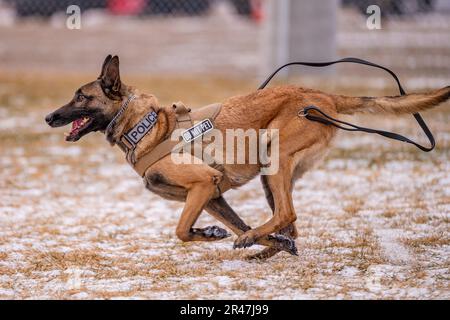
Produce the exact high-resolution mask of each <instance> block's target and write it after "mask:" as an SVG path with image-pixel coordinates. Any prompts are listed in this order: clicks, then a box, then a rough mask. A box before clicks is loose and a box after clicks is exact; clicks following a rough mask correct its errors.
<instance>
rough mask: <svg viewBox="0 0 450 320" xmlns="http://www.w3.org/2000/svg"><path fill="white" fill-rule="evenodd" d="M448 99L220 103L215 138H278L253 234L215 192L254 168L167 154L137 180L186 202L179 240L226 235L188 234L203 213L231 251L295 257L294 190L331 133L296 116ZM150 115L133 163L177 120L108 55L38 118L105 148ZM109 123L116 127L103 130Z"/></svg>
mask: <svg viewBox="0 0 450 320" xmlns="http://www.w3.org/2000/svg"><path fill="white" fill-rule="evenodd" d="M130 96H133V98H134V100H131V99H130V98H129V97H130ZM449 97H450V87H446V88H443V89H440V90H436V91H433V92H429V93H423V94H409V95H406V96H392V97H347V96H342V95H333V94H327V93H323V92H320V91H317V90H312V89H306V88H301V87H296V86H280V87H274V88H267V89H263V90H258V91H255V92H252V93H250V94H248V95H243V96H237V97H232V98H230V99H227V100H226V101H224V102H223V103H222V106H221V110H220V112H219V113H218V115H217V117H216V119H215V123H214V125H215V127H216V129H219V130H220V131H222V132H225V130H226V129H239V128H241V129H243V130H247V129H255V130H260V129H277V130H278V132H279V150H278V152H279V170H278V172H277V173H276V174H273V175H262V176H261V182H262V185H263V189H264V192H265V196H266V198H267V201H268V203H269V206H270V207H271V209H272V211H273V216H272V218H271V219H270V220H269V221H267V222H266V223H264V224H262V225H261V226H259V227H256V228H254V229H252V228H250V227H249V226H248V225H247V224H245V223H244V221H242V220H241V219H240V218H239V216H238V215H237V214H236V213H235V212H234V211H233V209H232V208H231V207H230V206H229V205H228V203H227V202H226V201H225V199H224V197H223V196H222V194H220V192H219V193H218V185H219V184H220V183H221V182H222V181H223V179H225V177H226V178H227V179H228V180H229V182H230V187H231V188H233V189H235V188H238V187H240V186H242V185H244V184H246V183H247V182H249V181H250V180H252V179H253V178H255V177H256V176H258V174H259V173H260V171H261V168H262V165H261V164H247V163H245V164H227V163H225V164H223V167H222V169H221V170H219V169H218V168H214V167H213V166H210V165H207V164H205V163H203V164H198V163H191V164H189V163H188V164H175V163H174V162H173V161H172V158H171V156H169V155H167V156H164V157H162V158H161V159H159V160H158V161H156V162H155V163H154V164H152V165H151V166H150V167H149V168H147V169H146V170H145V173H144V174H143V178H144V181H145V185H146V187H147V188H148V189H149V190H150V191H152V192H154V193H156V194H158V195H160V196H162V197H164V198H167V199H171V200H178V201H185V206H184V209H183V211H182V213H181V217H180V220H179V223H178V226H177V228H176V235H177V236H178V238H179V239H180V240H182V241H215V240H221V239H224V238H226V237H228V236H230V235H229V234H228V233H227V231H226V230H224V229H222V228H219V227H217V226H211V227H206V228H194V224H195V222H196V221H197V219H198V217H199V215H200V214H201V213H202V211H203V210H206V211H207V212H208V213H209V214H210V215H212V216H213V217H214V218H216V219H217V220H219V221H220V222H222V223H223V224H224V225H225V226H227V227H228V228H229V229H231V231H233V232H234V233H235V234H236V235H237V236H238V237H237V239H236V240H235V242H234V248H246V247H250V246H252V245H254V244H259V245H263V246H266V248H265V249H263V250H262V251H261V252H259V253H257V254H255V255H253V256H252V258H268V257H271V256H273V255H274V254H276V253H278V252H280V251H287V252H289V253H291V254H296V252H297V251H296V247H295V238H296V237H297V229H296V226H295V221H296V213H295V209H294V206H293V202H292V190H293V186H294V183H295V181H296V180H297V179H299V178H300V177H302V175H303V174H304V173H305V172H306V171H307V170H308V169H310V168H312V167H313V166H314V165H315V164H317V163H318V161H319V160H321V159H322V158H323V157H324V156H325V154H326V152H327V150H328V149H329V147H330V143H331V141H332V138H333V137H334V136H335V135H336V131H337V129H336V128H335V127H333V126H326V125H323V124H321V123H318V122H312V121H308V120H307V119H305V118H304V117H299V116H298V115H299V111H300V110H301V109H302V108H304V107H306V106H310V105H314V106H317V107H319V108H320V109H321V110H322V111H323V112H325V113H326V114H328V115H330V116H332V117H334V118H338V117H339V115H342V114H346V115H351V114H354V113H357V112H365V113H376V114H382V113H383V114H413V113H416V112H419V111H422V110H426V109H431V108H433V107H435V106H437V105H439V104H440V103H442V102H445V101H446V100H447V99H449ZM124 103H126V104H129V107H128V108H127V109H124V108H123V106H124ZM119 111H120V113H121V114H118V113H119ZM149 112H151V113H152V114H153V115H155V116H154V117H152V119H153V120H155V121H154V123H152V127H151V130H150V131H149V132H148V133H146V134H145V135H144V136H143V137H142V140H141V141H140V142H139V144H138V145H137V146H136V148H135V150H134V156H135V158H136V159H137V160H139V159H140V158H142V157H144V156H145V155H146V154H147V153H148V152H150V151H151V150H153V149H154V148H156V147H157V146H158V145H159V144H160V143H161V142H162V141H163V140H165V139H167V137H168V136H170V134H171V133H172V132H173V130H174V128H175V126H176V122H177V114H176V110H175V109H174V108H173V107H172V106H167V107H164V106H161V105H160V104H159V103H158V100H157V98H156V97H155V96H154V95H151V94H144V93H140V92H139V91H138V90H136V89H134V88H132V87H130V86H128V85H126V84H124V83H123V82H122V81H121V79H120V72H119V58H118V57H117V56H114V57H112V56H108V57H107V58H106V59H105V61H104V63H103V66H102V69H101V73H100V76H99V77H98V78H97V79H96V80H94V81H92V82H90V83H88V84H85V85H83V86H82V87H80V88H79V89H78V90H77V91H76V92H75V96H74V97H73V99H72V100H71V101H70V102H69V103H68V104H66V105H64V106H62V107H61V108H59V109H57V110H56V111H54V112H52V113H50V114H49V115H47V116H46V118H45V120H46V122H47V123H48V124H49V125H50V126H52V127H61V126H65V125H67V124H69V123H72V130H71V131H70V133H69V134H67V136H66V140H67V141H73V142H74V141H78V140H79V139H80V138H81V137H83V136H85V135H86V134H88V133H90V132H94V131H100V132H103V133H105V132H106V133H107V139H108V141H109V142H110V143H111V144H116V143H119V141H120V139H121V137H122V136H123V135H125V134H127V133H128V132H129V131H130V130H132V129H133V128H134V127H135V126H136V124H137V123H139V121H141V120H142V119H143V118H144V117H145V116H146V115H147V114H149ZM122 113H123V114H122ZM113 119H114V122H116V123H115V124H114V126H113V129H112V130H109V131H108V132H107V129H108V126H109V125H110V124H111V122H112V121H113ZM246 158H247V157H246Z"/></svg>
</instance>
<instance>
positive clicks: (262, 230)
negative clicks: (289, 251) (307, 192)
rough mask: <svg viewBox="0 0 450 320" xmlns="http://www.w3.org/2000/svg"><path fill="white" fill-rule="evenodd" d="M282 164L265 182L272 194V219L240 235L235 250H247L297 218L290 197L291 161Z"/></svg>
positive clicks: (284, 160) (287, 160) (282, 161)
mask: <svg viewBox="0 0 450 320" xmlns="http://www.w3.org/2000/svg"><path fill="white" fill-rule="evenodd" d="M280 163H283V164H284V165H283V167H281V168H280V169H279V171H278V173H277V174H275V175H271V176H267V182H268V185H269V187H270V190H271V191H272V193H273V199H274V203H275V211H274V215H273V217H272V218H271V219H270V220H269V221H267V222H266V223H265V224H263V225H262V226H259V227H258V228H255V229H252V230H249V231H247V232H245V233H244V234H242V235H240V236H239V237H238V239H236V241H235V242H234V247H235V248H247V247H250V246H252V245H253V244H255V243H256V242H257V240H259V239H260V238H263V237H266V236H269V235H270V234H272V233H275V232H278V231H280V230H281V229H283V228H285V227H288V226H289V225H290V224H291V223H293V222H294V221H295V220H296V219H297V216H296V214H295V211H294V205H293V203H292V195H291V189H292V188H291V182H292V171H293V169H294V168H295V167H293V165H292V164H293V163H292V159H291V158H290V157H286V159H282V158H281V159H280Z"/></svg>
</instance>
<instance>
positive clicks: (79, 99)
mask: <svg viewBox="0 0 450 320" xmlns="http://www.w3.org/2000/svg"><path fill="white" fill-rule="evenodd" d="M83 101H84V96H83V95H82V94H79V95H78V96H77V102H83Z"/></svg>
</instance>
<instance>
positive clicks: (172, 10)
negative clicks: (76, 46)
mask: <svg viewBox="0 0 450 320" xmlns="http://www.w3.org/2000/svg"><path fill="white" fill-rule="evenodd" d="M224 1H227V2H230V3H231V4H232V6H233V7H234V9H235V11H236V12H237V13H238V14H241V15H245V16H251V15H252V14H253V15H256V16H257V15H258V14H259V10H260V5H261V2H262V1H263V0H3V2H5V3H8V4H10V5H12V6H13V7H14V8H15V10H17V14H18V15H19V16H20V17H28V16H42V17H49V16H51V15H52V14H55V13H57V12H61V11H65V10H66V8H67V7H68V6H70V5H74V4H75V5H78V6H80V8H81V9H82V10H88V9H105V10H107V11H109V12H110V13H113V14H125V15H140V16H146V15H190V16H196V15H201V14H207V13H208V11H209V9H210V8H211V5H213V4H214V3H216V2H224ZM281 1H283V0H281ZM443 2H448V0H342V1H341V3H342V5H343V6H347V7H354V8H357V9H358V10H359V11H361V12H362V13H365V12H366V9H367V7H368V6H370V5H374V4H375V5H379V6H380V7H381V8H382V13H383V14H385V15H397V16H401V15H407V14H416V13H427V12H432V11H433V10H436V7H439V6H440V5H441V3H443Z"/></svg>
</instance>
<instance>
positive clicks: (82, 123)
mask: <svg viewBox="0 0 450 320" xmlns="http://www.w3.org/2000/svg"><path fill="white" fill-rule="evenodd" d="M91 122H92V119H91V118H89V117H83V118H80V119H77V120H75V121H73V122H72V130H70V132H68V133H67V132H66V133H64V135H65V136H66V141H77V140H78V139H80V138H81V136H80V132H81V131H82V130H84V129H86V128H87V127H89V125H90V124H91Z"/></svg>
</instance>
